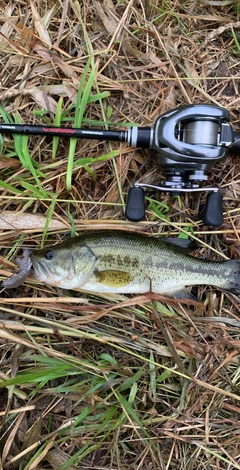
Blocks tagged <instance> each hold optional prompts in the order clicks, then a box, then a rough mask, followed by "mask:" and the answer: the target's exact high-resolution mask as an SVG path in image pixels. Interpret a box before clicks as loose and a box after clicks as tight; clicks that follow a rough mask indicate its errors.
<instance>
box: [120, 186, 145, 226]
mask: <svg viewBox="0 0 240 470" xmlns="http://www.w3.org/2000/svg"><path fill="white" fill-rule="evenodd" d="M125 216H126V218H127V219H128V220H131V222H139V221H140V220H142V219H144V217H145V203H144V190H143V189H142V188H140V187H139V186H133V188H131V189H130V190H129V192H128V199H127V205H126V211H125Z"/></svg>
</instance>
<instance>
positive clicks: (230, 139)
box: [126, 104, 240, 227]
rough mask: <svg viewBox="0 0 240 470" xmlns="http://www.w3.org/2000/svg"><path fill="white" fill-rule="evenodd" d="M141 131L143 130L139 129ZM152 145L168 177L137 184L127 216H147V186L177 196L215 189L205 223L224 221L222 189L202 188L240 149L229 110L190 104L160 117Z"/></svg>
mask: <svg viewBox="0 0 240 470" xmlns="http://www.w3.org/2000/svg"><path fill="white" fill-rule="evenodd" d="M137 131H140V129H137ZM149 148H153V149H155V150H157V152H158V156H157V164H158V165H159V166H161V167H162V168H163V169H164V172H165V175H166V180H165V181H162V182H161V183H160V185H157V184H156V185H149V184H141V183H135V184H134V186H133V188H131V189H130V191H129V194H128V201H127V207H126V217H127V218H128V219H129V220H131V221H135V222H137V221H139V220H142V219H143V218H144V215H145V204H144V191H143V187H145V188H149V189H155V190H159V191H168V192H170V193H171V194H172V195H174V196H176V195H179V194H181V193H183V192H194V191H211V192H210V193H209V194H208V196H207V201H206V206H205V209H204V212H203V217H202V218H203V222H204V224H206V225H210V226H213V227H217V226H218V225H221V224H222V222H223V210H222V195H221V194H220V192H219V189H218V188H214V187H213V188H211V187H205V188H199V183H200V182H202V181H206V180H207V179H208V177H207V172H208V171H209V168H210V166H211V165H212V164H213V163H215V162H216V161H219V160H222V159H224V158H225V157H226V156H227V155H228V153H229V150H230V151H234V152H236V151H237V150H239V149H240V134H238V135H237V134H234V133H233V130H232V127H231V125H230V123H229V114H228V111H227V110H225V109H224V108H220V107H218V106H214V105H198V104H197V105H188V106H182V107H179V108H176V109H174V110H172V111H170V112H167V113H165V114H163V115H162V116H160V117H159V118H158V119H157V121H156V123H155V126H154V128H153V129H152V130H151V133H150V141H149Z"/></svg>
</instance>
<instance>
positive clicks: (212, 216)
mask: <svg viewBox="0 0 240 470" xmlns="http://www.w3.org/2000/svg"><path fill="white" fill-rule="evenodd" d="M229 120H230V117H229V113H228V111H227V110H226V109H224V108H221V107H219V106H215V105H210V104H203V105H202V104H194V105H187V106H181V107H179V108H176V109H174V110H172V111H169V112H167V113H165V114H163V115H162V116H160V117H159V118H158V119H157V121H156V123H155V125H154V127H137V126H133V127H131V128H130V129H128V130H127V131H111V130H110V131H109V130H101V129H95V130H91V129H76V128H66V127H50V126H34V125H30V124H12V123H11V124H0V132H1V131H2V132H5V133H11V134H32V135H52V136H64V137H75V138H81V139H84V138H85V139H97V140H108V141H110V140H111V141H117V142H128V144H129V145H130V146H131V147H140V148H146V149H154V150H156V151H157V152H158V156H157V164H158V165H159V166H161V167H163V169H164V172H165V175H166V180H165V181H162V182H161V184H160V185H148V184H141V183H135V184H134V186H133V187H132V188H131V189H130V191H129V194H128V200H127V206H126V217H127V218H128V219H129V220H131V221H133V222H137V221H140V220H142V219H143V218H144V216H145V204H144V190H143V187H146V188H150V189H154V190H159V191H168V192H170V193H171V194H172V195H177V194H181V193H182V192H193V191H211V192H210V193H209V195H208V197H207V202H206V206H205V209H204V213H203V222H204V223H205V224H206V225H210V226H213V227H217V226H218V225H221V223H222V221H223V211H222V195H221V194H220V192H219V189H218V188H217V187H216V188H214V187H213V188H211V187H204V188H200V187H199V184H200V183H201V182H203V181H206V180H207V179H208V177H207V173H208V171H209V169H210V167H211V165H212V164H213V163H215V162H217V161H219V160H222V159H224V158H226V157H227V155H228V154H229V153H230V152H231V153H237V152H239V151H240V133H234V132H233V130H232V127H231V125H230V123H229Z"/></svg>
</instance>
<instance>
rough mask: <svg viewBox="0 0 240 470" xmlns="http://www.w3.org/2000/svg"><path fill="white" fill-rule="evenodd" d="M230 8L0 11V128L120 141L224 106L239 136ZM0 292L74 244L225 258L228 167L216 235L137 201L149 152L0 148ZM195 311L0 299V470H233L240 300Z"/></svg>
mask: <svg viewBox="0 0 240 470" xmlns="http://www.w3.org/2000/svg"><path fill="white" fill-rule="evenodd" d="M239 14H240V4H239V2H238V1H231V0H214V1H213V0H209V1H207V0H202V1H195V0H190V1H187V2H180V1H169V2H167V1H165V0H162V1H161V0H159V1H157V0H152V1H151V0H145V1H140V0H129V1H125V0H121V1H114V0H113V1H112V0H105V1H97V0H88V1H85V2H79V1H73V0H54V1H53V0H42V1H39V0H32V1H29V2H28V1H25V0H19V1H18V2H5V1H3V0H1V1H0V36H1V38H0V55H1V71H0V80H1V88H0V97H1V108H0V111H1V121H2V122H16V123H24V124H35V125H45V126H46V125H50V126H59V125H61V126H65V127H69V128H71V127H81V126H82V127H85V128H91V129H93V128H94V127H95V128H96V126H97V127H98V128H101V129H106V128H110V129H119V130H124V129H125V130H126V129H127V128H129V127H130V126H131V125H133V124H138V125H140V126H152V125H154V123H155V121H156V119H157V118H158V117H159V116H160V115H161V114H163V113H165V112H167V111H170V110H171V109H174V108H176V107H178V106H180V105H186V104H193V103H201V104H204V103H206V104H213V105H218V106H222V107H224V108H225V109H227V110H228V111H229V113H230V121H231V124H232V126H233V128H234V129H235V131H236V132H240V123H239V105H240V92H239V63H240V42H239V31H240V21H239ZM0 146H1V156H0V169H1V175H0V191H1V197H0V205H1V215H0V237H1V270H0V274H1V280H4V279H6V277H9V276H10V275H11V273H13V272H15V270H16V264H15V258H16V256H17V255H21V252H22V251H21V250H22V248H23V247H29V248H31V249H34V248H39V247H43V246H46V245H52V244H55V243H56V242H59V241H61V240H63V239H66V238H68V237H70V236H74V235H75V234H80V233H81V232H83V231H86V230H98V229H110V230H115V229H122V230H125V231H129V232H130V231H133V232H134V231H140V232H143V233H146V234H161V235H162V236H164V237H165V236H166V235H167V236H170V237H179V236H184V237H187V236H190V237H192V238H194V239H195V240H196V241H197V243H198V247H199V248H198V250H197V251H196V252H195V254H196V255H197V256H199V257H202V258H210V259H212V260H219V261H220V260H223V259H229V258H232V259H238V258H239V228H240V227H239V193H240V190H239V172H240V166H239V161H238V155H231V154H229V156H228V157H227V158H225V159H223V160H222V161H218V162H216V163H215V164H214V165H212V166H211V168H210V171H209V182H208V183H207V182H206V183H204V184H203V185H205V186H206V185H207V184H209V185H210V184H211V185H215V186H219V187H220V190H221V193H222V195H223V205H224V221H223V224H222V225H221V226H220V227H217V228H213V227H209V226H206V225H204V224H203V222H202V220H201V216H200V215H199V214H200V209H201V208H202V207H203V206H204V203H205V199H206V194H205V193H193V194H190V195H189V194H184V195H182V196H181V197H171V195H170V194H168V193H160V192H156V191H152V192H146V217H145V219H144V220H142V221H141V222H138V223H134V222H130V221H128V220H126V218H125V216H124V210H125V203H126V197H127V191H128V190H129V188H130V187H131V186H132V184H133V183H134V182H136V181H141V182H145V183H149V184H151V183H154V182H156V181H157V182H159V181H161V180H164V177H165V176H164V169H163V168H162V167H159V166H158V165H157V153H156V152H155V151H149V150H147V149H145V150H144V149H141V148H137V149H132V148H130V147H129V145H128V144H126V143H118V142H107V141H102V142H101V141H98V140H87V139H84V140H74V139H71V141H70V140H69V139H67V138H63V137H61V138H58V137H54V138H52V137H50V136H47V137H46V136H36V135H34V136H20V135H18V136H17V135H15V136H14V137H13V136H12V135H11V134H5V133H3V134H2V137H1V140H0ZM195 294H197V297H198V298H199V302H193V301H191V300H187V301H186V302H182V301H177V300H174V299H173V300H170V299H167V298H164V297H163V296H159V295H157V296H152V295H149V296H144V295H141V296H137V297H136V296H134V295H131V296H130V295H129V296H122V297H121V298H119V297H117V298H116V297H115V298H114V297H109V296H97V295H94V294H92V293H89V294H86V293H83V292H81V291H79V292H76V291H62V292H60V291H59V290H57V289H56V288H55V287H49V286H46V285H42V284H41V283H40V282H38V280H37V279H34V278H32V277H29V278H28V279H27V280H26V281H25V282H24V284H23V285H21V286H19V287H18V288H14V289H13V288H12V289H10V288H9V289H2V291H1V297H0V312H1V313H0V315H1V317H0V323H1V329H0V348H1V353H0V354H1V372H0V379H1V381H0V387H1V389H2V392H1V396H0V410H1V411H0V414H1V441H0V446H1V461H0V469H4V470H5V469H10V470H17V469H21V470H33V469H34V470H42V469H46V470H48V469H54V470H55V469H61V470H64V469H71V470H72V469H76V468H78V469H81V470H84V469H88V470H90V469H96V470H97V469H99V470H100V469H101V470H110V469H111V470H125V469H134V470H150V469H151V470H152V469H154V470H173V469H178V470H183V469H187V470H190V469H193V470H196V469H199V470H210V469H214V470H215V469H216V470H220V469H221V470H223V469H227V470H232V469H240V458H239V455H240V446H239V432H240V431H239V430H240V427H239V411H240V402H239V401H240V395H239V347H240V338H239V331H238V330H239V326H240V321H239V298H238V297H237V296H236V295H233V294H231V293H226V292H224V291H220V290H219V289H215V288H213V287H210V286H202V287H198V288H197V289H196V290H195Z"/></svg>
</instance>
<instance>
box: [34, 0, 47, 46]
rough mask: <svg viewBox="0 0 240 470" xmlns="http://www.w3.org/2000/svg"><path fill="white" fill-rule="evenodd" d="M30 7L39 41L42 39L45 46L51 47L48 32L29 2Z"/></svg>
mask: <svg viewBox="0 0 240 470" xmlns="http://www.w3.org/2000/svg"><path fill="white" fill-rule="evenodd" d="M30 5H31V9H32V14H33V20H34V25H35V28H36V30H37V32H38V34H39V37H40V39H42V40H43V41H44V42H45V43H46V44H49V45H50V46H51V45H52V41H51V38H50V36H49V34H48V30H47V28H46V25H45V23H44V21H43V20H42V18H41V17H40V15H39V14H38V11H37V10H36V8H35V6H34V5H33V3H32V2H31V1H30Z"/></svg>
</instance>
